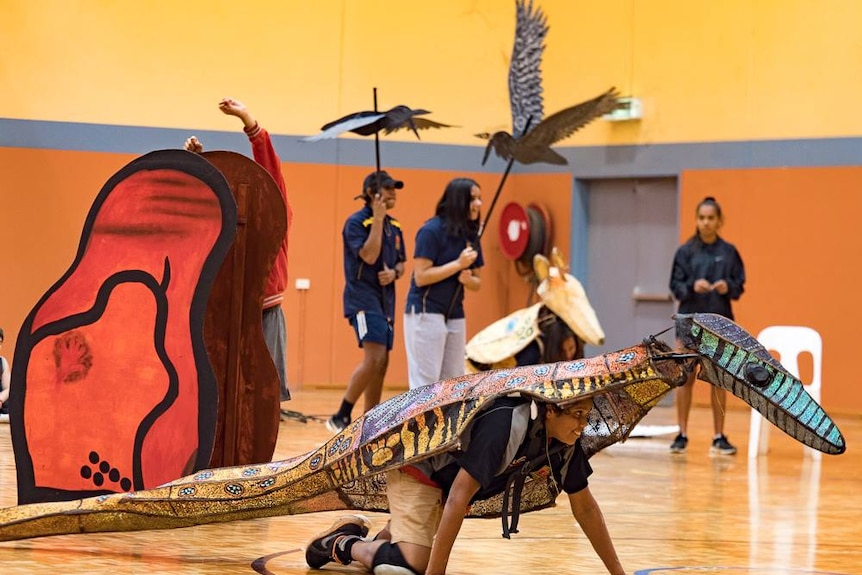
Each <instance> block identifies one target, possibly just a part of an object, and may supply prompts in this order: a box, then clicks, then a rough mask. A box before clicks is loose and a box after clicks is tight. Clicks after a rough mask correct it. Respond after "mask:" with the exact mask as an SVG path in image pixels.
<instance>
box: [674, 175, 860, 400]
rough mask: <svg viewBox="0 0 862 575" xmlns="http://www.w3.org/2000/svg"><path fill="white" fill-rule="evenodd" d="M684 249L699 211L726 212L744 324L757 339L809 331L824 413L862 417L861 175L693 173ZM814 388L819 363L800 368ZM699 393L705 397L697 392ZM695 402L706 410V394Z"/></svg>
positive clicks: (684, 181)
mask: <svg viewBox="0 0 862 575" xmlns="http://www.w3.org/2000/svg"><path fill="white" fill-rule="evenodd" d="M680 189H681V199H680V211H681V213H680V222H681V235H680V241H683V240H684V239H687V238H688V237H690V236H691V235H692V234H693V233H694V214H695V209H696V206H697V203H698V202H700V201H701V200H702V199H703V198H704V197H705V196H713V197H715V198H716V199H717V200H718V202H719V203H720V204H721V207H722V210H723V213H724V218H725V225H724V228H723V230H722V231H721V235H722V236H723V237H724V238H725V239H726V240H727V241H729V242H731V243H733V244H734V245H736V247H737V249H738V250H739V252H740V254H741V255H742V258H743V261H744V263H745V271H746V277H747V279H746V289H745V293H744V294H743V296H742V297H741V298H740V300H739V301H738V302H737V303H736V305H735V307H734V312H735V314H736V319H737V322H738V323H739V324H740V325H742V326H743V327H745V328H746V329H747V330H748V331H749V332H750V333H751V334H752V335H755V336H756V335H757V333H758V332H759V331H760V330H761V329H763V328H764V327H766V326H769V325H804V326H809V327H812V328H814V329H816V330H817V331H818V332H820V335H821V337H822V338H823V374H822V375H823V390H822V405H823V406H824V407H825V408H826V409H828V410H829V411H830V412H833V411H834V412H835V413H856V414H858V413H862V386H860V385H859V382H858V380H857V378H856V377H854V375H853V374H854V373H856V368H857V364H858V360H859V356H858V355H857V354H858V353H859V351H858V348H857V347H856V346H857V343H858V342H859V328H860V325H862V323H860V319H862V310H860V307H859V304H858V301H859V285H860V284H862V268H860V267H859V261H860V256H859V254H860V253H862V237H860V235H859V232H858V230H859V221H858V219H859V213H860V212H862V194H860V193H859V190H860V189H862V167H839V168H793V169H790V168H778V169H750V170H704V171H687V172H684V173H683V174H682V177H681V183H680ZM800 369H801V371H802V376H803V380H804V381H810V373H811V362H810V359H806V360H805V361H804V362H803V363H802V364H801V365H800ZM698 388H700V389H698ZM695 393H696V395H695V400H696V401H698V402H703V403H707V402H708V389H707V386H706V385H699V386H696V391H695Z"/></svg>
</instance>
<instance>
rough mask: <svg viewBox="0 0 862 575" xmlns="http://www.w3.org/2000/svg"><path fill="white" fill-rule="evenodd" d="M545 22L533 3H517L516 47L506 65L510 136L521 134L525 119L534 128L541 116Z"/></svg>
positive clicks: (523, 1) (539, 10)
mask: <svg viewBox="0 0 862 575" xmlns="http://www.w3.org/2000/svg"><path fill="white" fill-rule="evenodd" d="M547 34H548V21H547V18H546V16H545V13H544V12H542V9H541V8H539V7H535V8H534V7H533V0H529V2H525V0H518V2H517V3H516V19H515V45H514V46H513V48H512V59H511V61H510V62H509V103H510V105H511V108H512V134H513V135H514V136H515V137H516V138H517V137H518V136H520V135H521V134H522V133H523V132H524V128H525V126H526V125H527V119H528V118H530V117H532V121H531V124H530V125H532V126H536V125H537V124H538V123H539V122H540V121H541V119H542V117H543V116H544V110H543V104H542V71H541V65H542V53H543V52H544V50H545V36H547Z"/></svg>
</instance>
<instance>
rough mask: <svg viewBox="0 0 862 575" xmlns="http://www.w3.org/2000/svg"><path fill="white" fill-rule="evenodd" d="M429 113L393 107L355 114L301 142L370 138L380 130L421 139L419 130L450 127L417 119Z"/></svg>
mask: <svg viewBox="0 0 862 575" xmlns="http://www.w3.org/2000/svg"><path fill="white" fill-rule="evenodd" d="M430 113H431V112H430V111H428V110H422V109H417V110H413V109H411V108H409V107H407V106H403V105H401V106H395V107H394V108H391V109H390V110H387V111H385V112H374V111H363V112H355V113H353V114H348V115H347V116H344V117H343V118H339V119H337V120H334V121H332V122H329V123H328V124H325V125H324V126H323V127H322V128H321V130H322V131H321V132H320V133H319V134H315V135H313V136H309V137H307V138H303V139H302V141H304V142H317V141H319V140H328V139H332V138H336V137H338V136H339V135H341V134H343V133H344V132H353V133H354V134H359V135H360V136H371V135H372V134H377V133H378V132H380V131H381V130H382V131H383V133H384V134H391V133H392V132H395V131H397V130H407V129H409V130H412V131H413V133H414V134H416V138H417V139H421V138H420V137H419V130H427V129H429V128H451V127H452V126H450V125H449V124H441V123H440V122H435V121H434V120H429V119H428V118H420V117H419V116H424V115H426V114H430Z"/></svg>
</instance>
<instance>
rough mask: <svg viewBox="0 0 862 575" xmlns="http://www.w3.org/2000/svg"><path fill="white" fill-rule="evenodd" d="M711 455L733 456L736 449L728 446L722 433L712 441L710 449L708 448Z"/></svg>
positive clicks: (728, 443)
mask: <svg viewBox="0 0 862 575" xmlns="http://www.w3.org/2000/svg"><path fill="white" fill-rule="evenodd" d="M709 452H710V453H711V454H712V455H733V454H735V453H736V448H735V447H734V446H732V445H731V444H730V442H729V441H728V440H727V437H725V436H724V434H723V433H722V434H721V435H719V436H718V437H716V438H715V439H713V440H712V447H710V448H709Z"/></svg>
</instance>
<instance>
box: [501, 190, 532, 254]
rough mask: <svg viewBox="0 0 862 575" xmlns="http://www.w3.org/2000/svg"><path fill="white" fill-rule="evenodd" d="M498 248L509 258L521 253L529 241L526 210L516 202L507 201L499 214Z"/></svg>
mask: <svg viewBox="0 0 862 575" xmlns="http://www.w3.org/2000/svg"><path fill="white" fill-rule="evenodd" d="M499 229H500V249H501V251H502V252H503V255H504V256H506V257H507V258H509V259H510V260H516V259H518V258H519V257H521V255H523V253H524V250H525V249H526V248H527V243H528V242H529V241H530V220H529V217H528V216H527V210H525V209H524V208H523V206H521V205H520V204H518V203H517V202H509V203H508V204H506V205H505V207H504V208H503V212H502V214H500V228H499Z"/></svg>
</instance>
